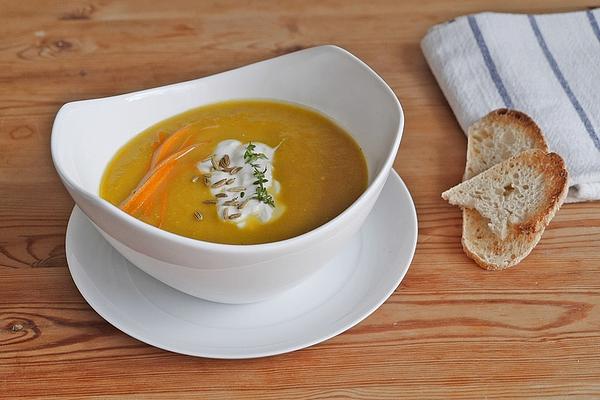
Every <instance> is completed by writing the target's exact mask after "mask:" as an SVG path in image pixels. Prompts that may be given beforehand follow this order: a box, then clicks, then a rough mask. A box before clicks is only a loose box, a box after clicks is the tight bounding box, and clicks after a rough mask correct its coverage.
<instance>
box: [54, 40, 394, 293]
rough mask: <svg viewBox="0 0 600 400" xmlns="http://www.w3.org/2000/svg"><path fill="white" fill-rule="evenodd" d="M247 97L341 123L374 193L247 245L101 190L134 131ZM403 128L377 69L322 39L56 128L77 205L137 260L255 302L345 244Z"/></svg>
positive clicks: (137, 96) (171, 278) (177, 281)
mask: <svg viewBox="0 0 600 400" xmlns="http://www.w3.org/2000/svg"><path fill="white" fill-rule="evenodd" d="M142 73H143V72H142ZM240 98H252V99H256V98H265V99H276V100H283V101H288V102H293V103H299V104H302V105H305V106H308V107H311V108H314V109H316V110H319V111H320V112H321V113H323V114H325V115H327V116H329V117H330V118H332V119H333V120H335V121H336V122H337V123H338V124H339V125H341V126H342V127H344V128H345V129H346V130H347V131H348V132H350V133H351V134H352V136H353V137H354V138H355V139H356V141H357V142H358V143H359V145H360V146H361V148H362V150H363V152H364V154H365V157H366V159H367V164H368V167H369V186H368V188H367V190H366V191H365V192H364V193H363V194H362V195H361V196H360V197H359V198H358V199H357V200H356V201H355V202H354V203H353V204H352V206H350V207H349V208H348V209H346V210H345V211H344V212H343V213H341V214H340V215H339V216H337V217H336V218H334V219H333V220H331V221H329V222H328V223H326V224H324V225H322V226H320V227H318V228H316V229H314V230H312V231H310V232H308V233H305V234H303V235H300V236H297V237H294V238H291V239H288V240H283V241H279V242H273V243H267V244H259V245H245V246H243V245H226V244H217V243H209V242H203V241H199V240H195V239H190V238H186V237H183V236H179V235H176V234H173V233H169V232H166V231H163V230H160V229H158V228H156V227H154V226H151V225H148V224H146V223H144V222H142V221H139V220H137V219H135V218H133V217H131V216H130V215H128V214H126V213H125V212H123V211H121V210H120V209H119V208H117V207H115V206H113V205H111V204H110V203H108V202H107V201H105V200H102V199H101V198H100V197H99V196H98V191H99V186H100V179H101V177H102V173H103V172H104V168H105V167H106V165H107V164H108V162H109V161H110V159H111V158H112V157H113V155H114V154H115V152H116V151H117V150H118V149H119V148H120V147H121V146H123V145H124V144H125V143H126V142H127V141H128V140H129V139H131V138H132V137H133V136H135V135H136V134H138V133H139V132H141V131H142V130H144V129H145V128H147V127H148V126H150V125H152V124H154V123H156V122H159V121H161V120H163V119H165V118H167V117H170V116H172V115H175V114H178V113H181V112H183V111H186V110H188V109H190V108H194V107H198V106H201V105H204V104H209V103H214V102H218V101H223V100H231V99H240ZM403 126H404V116H403V113H402V109H401V107H400V103H399V102H398V100H397V98H396V96H395V95H394V93H393V92H392V90H391V89H390V88H389V87H388V86H387V85H386V83H385V82H384V81H383V80H382V79H381V78H380V77H379V76H378V75H377V74H376V73H375V72H373V70H371V69H370V68H369V67H368V66H367V65H366V64H364V63H363V62H362V61H360V60H359V59H358V58H356V57H355V56H353V55H352V54H350V53H349V52H347V51H345V50H343V49H341V48H339V47H335V46H321V47H315V48H311V49H307V50H302V51H298V52H296V53H292V54H288V55H284V56H281V57H277V58H274V59H271V60H267V61H263V62H259V63H256V64H252V65H248V66H246V67H242V68H239V69H235V70H233V71H228V72H224V73H221V74H217V75H213V76H209V77H206V78H201V79H196V80H193V81H189V82H182V83H177V84H174V85H169V86H163V87H159V88H155V89H149V90H143V91H140V92H135V93H129V94H124V95H120V96H114V97H107V98H103V99H95V100H85V101H77V102H72V103H68V104H65V105H64V106H63V107H62V108H61V109H60V111H59V112H58V114H57V116H56V120H55V121H54V127H53V129H52V158H53V160H54V165H55V167H56V170H57V171H58V174H59V175H60V178H61V179H62V181H63V183H64V185H65V187H66V188H67V190H68V191H69V193H70V194H71V196H72V197H73V199H74V200H75V202H76V203H77V205H78V206H79V207H80V208H81V209H82V210H83V212H84V213H85V214H86V215H87V216H88V217H89V218H90V220H91V221H92V222H93V223H94V224H95V226H96V227H97V228H98V230H99V232H100V233H101V234H102V236H104V237H105V238H106V239H107V240H108V241H109V242H110V243H111V245H113V246H114V247H115V248H116V249H117V251H118V252H119V253H121V254H122V255H123V256H124V257H125V258H127V259H128V260H129V261H131V262H132V263H133V264H134V265H136V266H137V267H139V268H140V269H142V270H143V271H145V272H146V273H148V274H150V275H152V276H153V277H155V278H156V279H159V280H160V281H162V282H164V283H166V284H167V285H170V286H172V287H174V288H176V289H178V290H181V291H183V292H185V293H188V294H190V295H192V296H196V297H200V298H203V299H207V300H212V301H216V302H224V303H249V302H255V301H259V300H263V299H266V298H269V297H271V296H273V295H275V294H277V293H280V292H282V291H284V290H286V289H287V288H290V287H292V286H295V285H296V284H298V283H300V282H301V281H302V280H304V279H305V278H306V277H308V276H309V275H310V274H312V273H313V272H315V271H316V270H317V269H319V268H320V267H322V266H323V265H325V264H326V262H327V261H329V260H330V259H331V258H332V257H333V255H335V254H336V253H337V252H338V251H340V249H342V248H343V247H344V245H345V244H346V243H347V242H348V239H350V238H351V237H352V235H353V234H354V233H355V232H356V231H357V230H358V229H359V228H360V227H361V225H362V224H363V222H364V220H365V218H366V217H367V215H368V214H369V212H370V211H371V208H372V207H373V205H374V203H375V201H376V200H377V197H378V196H379V192H380V191H381V189H382V187H383V184H384V183H385V181H386V179H387V176H388V173H389V172H390V169H391V168H392V163H393V161H394V158H395V156H396V152H397V149H398V145H399V143H400V138H401V135H402V129H403Z"/></svg>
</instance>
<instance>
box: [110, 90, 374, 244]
mask: <svg viewBox="0 0 600 400" xmlns="http://www.w3.org/2000/svg"><path fill="white" fill-rule="evenodd" d="M367 180H368V171H367V165H366V162H365V158H364V156H363V154H362V151H361V149H360V147H359V146H358V144H357V143H356V142H355V141H354V139H353V138H352V137H351V136H350V135H349V134H348V133H347V132H346V131H344V130H343V129H342V128H341V127H339V126H338V125H336V124H335V123H334V122H332V121H331V120H329V119H328V118H327V117H325V116H323V115H321V114H319V113H317V112H315V111H312V110H309V109H307V108H304V107H300V106H296V105H292V104H288V103H280V102H276V101H263V100H237V101H227V102H222V103H216V104H211V105H207V106H203V107H199V108H195V109H192V110H189V111H186V112H184V113H182V114H179V115H176V116H174V117H171V118H169V119H166V120H164V121H161V122H159V123H157V124H155V125H153V126H151V127H150V128H148V129H146V130H145V131H143V132H141V133H140V134H138V135H137V136H135V137H134V138H133V139H132V140H130V141H129V142H128V143H127V144H125V146H123V147H122V148H121V149H120V150H119V151H118V152H117V153H116V154H115V156H114V157H113V159H112V160H111V161H110V163H109V164H108V166H107V168H106V170H105V172H104V176H103V178H102V182H101V184H100V196H101V197H102V198H104V199H106V200H108V201H109V202H111V203H112V204H114V205H116V206H118V207H120V208H121V209H123V210H124V211H125V212H127V213H129V214H131V215H133V216H134V217H136V218H138V219H140V220H142V221H144V222H146V223H149V224H152V225H154V226H157V227H159V228H161V229H164V230H166V231H169V232H173V233H176V234H179V235H182V236H187V237H190V238H194V239H199V240H205V241H209V242H216V243H228V244H258V243H267V242H274V241H278V240H284V239H288V238H291V237H294V236H298V235H300V234H303V233H305V232H308V231H310V230H312V229H314V228H316V227H318V226H319V225H322V224H324V223H326V222H328V221H329V220H331V219H333V218H335V217H336V216H337V215H338V214H340V213H341V212H342V211H344V210H345V209H346V208H347V207H348V206H350V205H351V204H352V203H353V202H354V201H355V200H356V199H357V198H358V197H359V196H360V194H361V193H362V192H363V191H364V190H365V189H366V187H367Z"/></svg>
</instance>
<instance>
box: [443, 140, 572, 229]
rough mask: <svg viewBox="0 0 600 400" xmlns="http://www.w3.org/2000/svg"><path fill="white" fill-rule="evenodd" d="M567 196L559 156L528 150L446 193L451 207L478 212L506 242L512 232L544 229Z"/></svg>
mask: <svg viewBox="0 0 600 400" xmlns="http://www.w3.org/2000/svg"><path fill="white" fill-rule="evenodd" d="M566 194H567V170H566V168H565V164H564V161H563V160H562V158H561V157H560V156H559V155H558V154H556V153H545V152H544V151H542V150H528V151H525V152H523V153H520V154H518V155H516V156H513V157H511V158H509V159H508V160H506V161H504V162H502V163H500V164H497V165H495V166H493V167H491V168H490V169H488V170H487V171H484V172H482V173H481V174H479V175H477V176H475V177H473V178H471V179H469V180H467V181H465V182H463V183H461V184H459V185H457V186H455V187H453V188H451V189H449V190H447V191H445V192H444V193H442V198H444V199H445V200H448V201H449V202H450V204H454V205H457V206H461V207H466V208H472V209H476V210H477V211H478V212H479V214H481V216H483V217H485V218H486V219H488V220H489V223H488V226H489V228H490V230H491V231H492V232H493V233H494V234H496V236H498V237H499V238H500V239H502V240H505V239H506V237H507V236H508V234H509V232H510V231H511V230H514V231H516V233H535V232H539V231H540V230H541V229H543V228H544V227H545V226H546V225H547V224H548V223H549V222H550V220H551V219H552V218H553V217H554V214H555V213H556V211H557V210H558V208H559V207H560V205H561V204H562V202H563V200H564V198H565V196H566Z"/></svg>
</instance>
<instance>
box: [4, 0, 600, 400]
mask: <svg viewBox="0 0 600 400" xmlns="http://www.w3.org/2000/svg"><path fill="white" fill-rule="evenodd" d="M590 6H600V2H598V1H579V0H576V1H570V2H568V3H567V2H564V1H560V0H549V1H531V2H527V4H524V3H523V2H519V1H516V0H507V1H504V2H501V3H498V2H494V1H491V0H490V1H487V0H468V1H461V2H454V1H450V0H422V1H418V2H415V1H406V2H398V1H392V0H390V1H369V2H363V1H332V0H321V1H312V0H311V1H285V2H265V1H258V0H250V1H245V2H243V4H240V2H239V1H233V0H227V1H219V2H196V1H193V0H172V1H169V2H158V1H144V0H136V1H126V2H125V1H116V0H97V1H92V2H81V1H76V0H68V1H40V2H15V1H11V0H0V10H2V11H1V12H0V22H1V23H0V294H1V300H0V397H1V398H48V397H52V398H64V399H68V398H69V399H72V398H82V397H87V398H97V399H123V398H132V399H136V398H139V399H160V398H166V399H170V398H182V399H183V398H194V399H195V398H215V399H232V398H240V399H256V398H264V399H281V398H286V399H302V398H319V399H329V398H331V399H333V398H352V399H373V398H381V399H397V398H400V397H406V398H415V397H425V398H444V399H445V398H461V399H462V398H464V399H480V398H484V397H488V398H511V399H512V398H531V397H538V396H543V397H548V398H557V399H558V398H565V397H567V396H575V397H579V398H596V397H600V354H599V350H598V349H599V348H600V311H599V310H600V251H599V249H600V203H597V202H596V203H583V204H569V205H566V206H564V207H563V208H562V209H561V211H560V212H559V213H558V215H557V217H556V219H555V220H554V221H553V222H552V224H551V225H550V227H549V229H548V230H547V232H546V234H545V235H544V237H543V239H542V241H541V242H540V244H539V246H538V247H537V248H536V249H535V251H534V252H533V253H532V254H531V256H530V257H528V258H527V259H526V261H524V262H523V264H522V265H520V266H519V267H517V268H515V269H512V270H507V271H505V272H502V273H490V272H486V271H483V270H481V269H479V268H477V267H476V266H475V265H474V264H473V262H472V261H471V260H469V259H468V258H467V257H466V256H465V255H464V254H463V252H462V250H461V247H460V229H461V228H460V224H461V219H460V218H461V217H460V212H459V211H458V210H457V209H455V208H452V207H450V206H449V205H447V204H446V203H445V202H443V201H442V200H441V199H440V197H439V195H440V193H441V192H442V190H444V189H446V188H447V187H449V186H451V185H453V184H455V183H456V182H458V181H459V180H460V177H461V175H462V170H463V168H464V159H465V144H466V141H465V138H464V135H463V134H462V132H461V131H460V128H459V126H458V124H457V122H456V120H455V119H454V117H453V115H452V112H451V110H450V109H449V107H448V105H447V103H446V101H445V99H444V97H443V95H442V93H441V92H440V90H439V88H438V86H437V84H436V82H435V80H434V78H433V76H432V75H431V73H430V71H429V69H428V67H427V64H426V63H425V60H424V59H423V56H422V54H421V51H420V47H419V41H420V39H421V38H422V37H423V35H424V34H425V32H426V31H427V29H428V28H429V27H430V26H432V25H434V24H436V23H439V22H442V21H445V20H448V19H451V18H453V17H456V16H458V15H464V14H469V13H474V12H480V11H484V10H491V9H493V10H496V11H503V12H559V11H568V10H574V9H584V8H586V7H590ZM324 43H335V44H338V45H341V46H343V47H345V48H347V49H348V50H350V51H352V52H353V53H355V54H356V55H357V56H359V57H361V58H362V59H363V60H364V61H365V62H367V63H368V64H369V65H371V66H372V67H373V68H374V69H375V70H376V71H377V72H378V73H380V74H381V75H382V77H383V78H384V79H385V80H386V81H387V82H388V83H389V84H390V85H391V86H392V88H393V89H394V90H395V92H396V94H397V95H398V97H399V98H400V99H401V101H402V104H403V107H404V111H405V113H406V117H407V119H406V127H405V133H404V137H403V140H402V144H401V147H400V151H399V153H398V158H397V160H396V162H395V165H394V167H395V169H396V170H397V171H398V172H399V173H400V175H401V176H402V178H403V179H404V180H405V182H406V183H407V185H408V186H409V188H410V190H411V193H412V195H413V198H414V200H415V203H416V206H417V212H418V215H419V224H420V226H419V240H418V245H417V252H416V254H415V258H414V261H413V264H412V266H411V269H410V271H409V273H408V274H407V276H406V278H405V279H404V281H403V282H402V284H401V285H400V287H399V288H398V289H397V290H396V292H395V293H394V295H393V296H392V297H391V298H390V299H389V300H388V301H387V302H386V303H385V304H384V305H383V306H382V307H381V308H380V309H379V310H377V311H376V312H375V313H374V314H373V315H372V316H370V317H369V318H367V319H366V320H365V321H363V322H362V323H360V324H359V325H358V326H356V327H354V328H353V329H351V330H349V331H348V332H346V333H344V334H342V335H339V336H337V337H335V338H333V339H331V340H328V341H326V342H325V343H322V344H319V345H316V346H313V347H311V348H308V349H305V350H301V351H297V352H294V353H291V354H286V355H282V356H277V357H269V358H265V359H257V360H244V361H224V360H209V359H200V358H193V357H187V356H182V355H177V354H173V353H169V352H166V351H162V350H159V349H156V348H153V347H150V346H147V345H145V344H143V343H141V342H139V341H137V340H135V339H132V338H130V337H128V336H126V335H125V334H123V333H121V332H120V331H118V330H117V329H116V328H114V327H112V326H111V325H109V324H108V323H106V322H105V321H104V320H103V319H102V318H100V317H99V316H98V315H97V314H96V313H95V312H94V311H93V310H92V309H91V308H90V307H89V305H87V303H86V302H85V301H84V300H83V298H82V297H81V295H80V294H79V293H78V291H77V289H76V287H75V285H74V283H73V282H72V280H71V278H70V276H69V273H68V270H67V266H66V260H65V253H64V233H65V228H66V223H67V220H68V217H69V214H70V211H71V209H72V206H73V202H72V200H71V199H70V198H69V196H68V194H67V193H66V191H65V189H64V188H63V187H62V186H61V184H60V181H59V179H58V177H57V175H56V173H55V172H54V169H53V167H52V160H51V157H50V152H49V146H50V132H51V126H52V121H53V118H54V115H55V114H56V112H57V111H58V109H59V108H60V106H61V105H62V104H63V103H65V102H68V101H72V100H76V99H87V98H95V97H99V96H108V95H114V94H119V93H124V92H129V91H134V90H138V89H142V88H148V87H154V86H160V85H163V84H167V83H173V82H178V81H183V80H188V79H193V78H197V77H200V76H206V75H209V74H213V73H216V72H220V71H224V70H227V69H231V68H235V67H238V66H241V65H245V64H247V63H250V62H254V61H258V60H262V59H266V58H270V57H273V56H275V55H279V54H284V53H287V52H290V51H294V50H297V49H300V48H305V47H309V46H313V45H318V44H324Z"/></svg>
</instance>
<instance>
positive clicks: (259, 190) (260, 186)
mask: <svg viewBox="0 0 600 400" xmlns="http://www.w3.org/2000/svg"><path fill="white" fill-rule="evenodd" d="M255 148H256V145H254V144H252V142H250V143H248V146H247V147H246V151H245V152H244V161H246V163H247V164H250V166H251V167H252V169H253V171H252V173H253V175H254V177H255V178H256V180H255V181H254V182H252V183H253V184H254V185H256V196H255V198H256V200H258V201H260V202H263V203H265V204H268V205H270V206H271V207H275V201H273V196H271V194H270V193H269V192H268V191H267V188H266V187H265V183H267V182H268V181H269V180H268V179H267V178H266V177H265V173H266V172H267V168H266V167H265V169H264V170H262V171H261V170H260V168H259V167H260V166H259V165H258V164H256V163H255V162H256V161H257V160H261V159H262V160H266V159H267V156H266V155H264V154H263V153H255V152H254V149H255Z"/></svg>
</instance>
